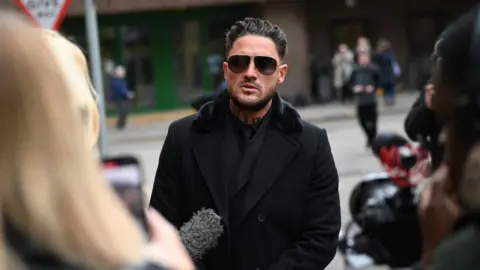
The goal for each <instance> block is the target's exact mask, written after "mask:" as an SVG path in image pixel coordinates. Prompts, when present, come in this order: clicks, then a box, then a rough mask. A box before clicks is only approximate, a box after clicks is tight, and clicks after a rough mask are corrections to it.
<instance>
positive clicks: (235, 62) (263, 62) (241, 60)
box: [227, 55, 278, 76]
mask: <svg viewBox="0 0 480 270" xmlns="http://www.w3.org/2000/svg"><path fill="white" fill-rule="evenodd" d="M251 61H252V56H249V55H232V56H230V57H229V58H228V60H227V63H228V68H229V69H230V70H231V71H232V72H233V73H236V74H240V73H243V72H245V71H247V69H248V67H249V66H250V62H251ZM253 63H254V64H255V68H256V69H257V70H258V72H260V73H261V74H263V75H266V76H269V75H272V74H273V73H275V71H276V70H277V66H278V63H277V60H275V59H274V58H272V57H268V56H254V57H253Z"/></svg>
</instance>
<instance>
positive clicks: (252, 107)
mask: <svg viewBox="0 0 480 270" xmlns="http://www.w3.org/2000/svg"><path fill="white" fill-rule="evenodd" d="M227 92H228V96H229V98H230V100H232V102H233V104H234V105H235V106H236V107H237V108H238V109H239V110H241V111H248V112H258V111H261V110H262V109H264V108H265V107H267V105H268V103H269V102H270V101H271V100H272V99H273V97H274V96H275V93H276V90H275V87H272V88H271V89H269V91H268V94H267V95H266V96H265V97H263V98H262V99H260V100H258V101H257V102H255V103H248V104H245V103H242V102H241V101H240V100H238V98H237V97H236V96H234V95H233V94H232V93H233V89H232V88H231V87H230V86H229V87H228V89H227Z"/></svg>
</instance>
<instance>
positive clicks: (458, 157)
mask: <svg viewBox="0 0 480 270" xmlns="http://www.w3.org/2000/svg"><path fill="white" fill-rule="evenodd" d="M479 12H480V9H479V6H478V5H476V6H475V8H473V9H472V10H470V11H469V12H467V13H465V14H463V15H462V16H461V17H460V18H459V19H457V20H456V21H454V23H453V24H452V25H451V26H449V27H448V28H447V30H446V31H445V32H444V33H443V34H442V35H441V37H440V39H439V40H438V42H437V43H436V45H435V52H434V59H435V61H436V64H437V65H436V67H435V70H434V72H433V84H434V85H435V94H434V99H433V110H434V113H435V116H436V117H437V118H438V119H439V120H440V123H442V124H444V126H445V128H446V130H447V140H446V145H445V147H446V149H445V158H444V165H442V166H440V167H439V168H438V169H437V171H436V173H435V175H434V176H433V179H432V180H431V181H430V182H428V183H427V185H426V187H425V190H424V191H423V192H422V194H421V201H420V219H421V225H422V233H423V243H424V255H423V264H424V266H425V269H428V270H450V269H455V270H470V269H480V227H479V224H480V170H479V168H480V128H479V125H478V122H479V121H480V105H479V103H478V100H479V97H480V84H479V83H478V80H476V78H477V76H478V75H477V74H476V71H477V70H478V68H479V67H480V63H479V62H478V60H476V59H478V53H479V51H478V42H479V39H480V36H479V27H480V26H479V24H478V22H479V18H480V14H479Z"/></svg>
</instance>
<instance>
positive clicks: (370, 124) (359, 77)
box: [350, 54, 380, 148]
mask: <svg viewBox="0 0 480 270" xmlns="http://www.w3.org/2000/svg"><path fill="white" fill-rule="evenodd" d="M379 81H380V75H379V72H378V67H377V66H375V65H374V64H372V63H371V62H370V55H368V54H360V55H359V56H358V65H355V68H354V69H353V72H352V77H351V82H350V85H351V86H352V87H351V88H352V90H353V92H354V93H355V103H356V107H357V119H358V122H359V123H360V126H361V127H362V129H363V131H364V132H365V135H366V136H367V143H366V145H367V147H369V148H370V147H371V146H372V143H373V140H374V139H375V136H377V118H378V113H377V93H376V89H377V88H378V86H379V85H378V84H379Z"/></svg>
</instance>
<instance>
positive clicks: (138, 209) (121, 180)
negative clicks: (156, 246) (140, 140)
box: [103, 156, 148, 232]
mask: <svg viewBox="0 0 480 270" xmlns="http://www.w3.org/2000/svg"><path fill="white" fill-rule="evenodd" d="M103 173H104V176H105V178H106V179H107V181H108V182H109V183H110V185H111V186H112V187H113V189H114V190H115V192H116V193H117V194H118V196H119V197H120V199H121V200H122V202H123V203H124V205H125V207H126V208H127V209H128V210H129V211H130V213H131V214H132V215H133V217H134V218H135V220H136V221H137V222H138V223H139V225H140V226H141V227H142V228H143V229H144V230H145V232H148V229H147V228H148V226H147V221H146V217H145V205H144V202H145V198H144V193H143V177H144V176H143V173H142V168H141V166H140V162H139V161H138V159H137V158H135V157H133V156H118V157H109V158H103Z"/></svg>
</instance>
